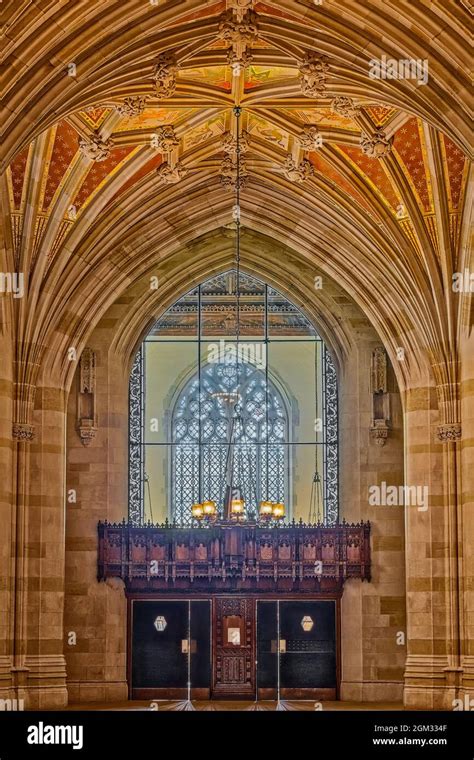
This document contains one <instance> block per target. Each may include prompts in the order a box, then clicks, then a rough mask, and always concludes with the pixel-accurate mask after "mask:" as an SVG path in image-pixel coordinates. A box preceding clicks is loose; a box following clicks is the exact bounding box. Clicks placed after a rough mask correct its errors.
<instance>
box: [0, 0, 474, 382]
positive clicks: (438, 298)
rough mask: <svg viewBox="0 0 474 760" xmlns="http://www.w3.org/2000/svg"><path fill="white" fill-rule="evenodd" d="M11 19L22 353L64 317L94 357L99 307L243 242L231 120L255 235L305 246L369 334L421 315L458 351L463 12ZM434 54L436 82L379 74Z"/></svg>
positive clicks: (196, 11) (204, 9) (63, 13)
mask: <svg viewBox="0 0 474 760" xmlns="http://www.w3.org/2000/svg"><path fill="white" fill-rule="evenodd" d="M4 6H5V8H4V22H5V26H4V32H5V45H4V50H3V54H4V63H5V68H6V69H7V70H8V72H9V79H8V81H7V82H6V86H5V97H4V103H5V109H4V112H3V114H2V120H1V124H0V130H1V138H2V154H1V159H2V171H3V174H2V192H1V194H0V197H1V200H2V216H3V219H4V220H6V224H5V225H4V227H5V242H4V251H5V252H6V253H5V255H6V256H7V259H8V260H9V261H12V262H13V263H14V266H15V267H17V268H18V270H19V271H23V272H25V273H27V274H28V276H29V279H28V293H29V298H28V299H25V303H18V304H15V308H16V309H17V310H18V311H19V312H22V314H23V316H22V317H21V318H19V323H20V324H21V325H23V326H24V329H25V335H23V336H22V337H21V341H22V343H21V345H24V346H25V351H27V350H29V349H27V348H26V347H27V346H30V345H31V346H33V347H34V348H32V349H31V351H32V352H33V353H34V352H36V351H38V352H40V351H41V348H40V347H41V346H42V345H43V342H44V335H45V333H46V331H47V330H49V329H51V330H56V331H57V332H56V333H55V334H56V335H57V336H59V335H65V334H66V333H65V331H64V330H63V329H62V328H60V327H59V319H60V315H61V314H63V310H64V309H66V308H67V310H68V311H67V315H68V316H67V319H69V320H72V321H74V320H76V321H75V322H74V327H75V328H77V331H78V336H79V337H78V342H80V341H81V340H82V338H83V336H84V335H86V334H87V330H88V329H89V327H90V325H91V324H93V322H94V320H96V319H97V318H99V316H100V313H101V309H102V308H105V306H104V304H105V303H106V301H107V299H109V301H110V303H112V302H113V299H115V298H117V297H119V295H120V294H121V293H122V292H123V290H124V288H125V286H126V285H127V286H128V284H129V283H130V282H134V280H135V278H137V277H138V276H139V275H141V274H143V273H144V272H147V271H148V270H149V269H150V268H151V267H153V266H155V265H156V263H157V261H159V262H160V263H163V265H166V261H167V257H168V256H171V254H173V252H174V251H176V250H177V247H178V246H185V247H187V248H188V249H189V250H194V249H193V245H194V243H193V241H194V239H198V238H199V239H202V238H203V237H204V236H206V235H210V236H212V235H214V236H215V238H216V239H220V236H221V237H224V236H225V235H231V234H232V230H229V228H228V225H229V223H230V222H231V219H232V206H233V195H232V193H230V192H227V190H228V189H229V188H232V186H233V183H235V181H236V174H235V163H236V162H235V153H234V146H235V138H236V125H235V118H234V117H233V107H234V106H235V105H236V104H237V105H239V106H240V107H241V109H242V116H241V119H240V122H241V126H242V133H241V145H244V147H245V148H246V150H245V156H244V158H243V161H242V163H243V171H242V191H243V192H242V196H241V206H242V224H243V229H244V230H246V231H247V232H249V234H250V232H251V234H252V235H255V236H256V235H257V233H258V234H259V235H261V236H267V238H268V239H269V240H270V239H272V240H275V241H278V243H279V244H281V245H283V246H286V247H287V248H288V249H290V248H291V247H292V246H294V249H295V250H297V251H298V255H300V256H301V258H302V260H303V259H304V261H305V262H306V265H307V266H308V269H311V267H313V266H316V265H317V266H319V267H320V268H321V269H323V270H324V271H327V272H328V274H329V276H331V277H333V278H335V279H337V280H338V282H339V284H340V285H341V287H343V288H346V290H347V292H348V293H349V295H350V296H351V297H352V298H354V299H356V301H357V302H358V303H359V305H363V306H364V308H365V309H366V311H367V313H368V312H369V311H370V309H373V311H372V312H371V317H372V319H373V321H374V324H375V323H377V320H378V319H379V317H378V312H379V311H381V310H382V309H384V308H385V304H386V303H387V304H390V307H391V308H392V306H393V304H395V303H396V304H398V305H399V306H400V309H399V311H398V312H397V310H396V309H395V308H392V312H393V314H395V312H396V313H397V316H396V317H395V316H393V317H392V315H391V316H390V320H391V321H392V324H393V326H394V327H393V329H394V331H396V330H399V332H400V331H401V324H402V323H403V324H404V326H405V328H406V333H405V334H406V335H408V336H411V335H414V334H415V332H414V330H410V319H411V320H412V323H411V324H413V323H414V322H415V321H416V320H417V319H418V318H419V314H420V313H426V315H428V316H426V319H425V321H424V322H423V324H419V325H418V327H419V330H420V332H423V331H425V333H426V335H427V336H428V335H430V336H431V337H429V338H428V337H427V339H426V340H427V343H429V340H431V343H432V346H433V355H434V354H435V353H436V352H440V351H441V346H442V345H443V341H444V340H448V338H449V341H451V344H452V342H453V340H454V338H453V335H454V332H455V328H456V319H455V318H454V316H453V312H454V309H455V306H454V304H453V302H452V298H451V294H450V274H451V272H452V271H453V268H454V267H457V266H459V267H461V266H462V265H463V263H464V262H465V261H466V253H465V250H466V245H465V240H466V233H465V227H466V221H465V220H466V218H467V213H466V210H467V206H468V201H469V195H468V188H469V181H468V179H469V177H468V175H469V172H470V170H471V169H470V161H469V155H468V154H469V151H470V124H469V119H468V114H467V102H468V98H467V95H466V93H467V92H468V87H469V78H468V60H467V55H466V50H467V49H468V36H467V24H466V19H465V15H463V11H460V10H459V9H458V8H457V7H454V3H446V2H445V0H432V2H431V3H430V4H429V7H428V6H425V4H423V3H421V4H420V3H419V4H412V3H400V2H396V0H373V2H371V3H370V4H369V5H367V6H366V7H364V12H363V13H361V4H360V2H358V0H344V2H343V3H339V2H324V3H323V4H322V5H321V6H319V5H316V4H313V3H311V2H305V1H303V2H299V1H298V0H281V2H268V3H262V2H257V1H248V0H227V1H224V0H223V1H222V2H212V1H209V0H204V1H203V0H201V1H200V2H199V1H198V0H182V2H180V3H179V4H175V3H171V2H164V3H159V4H158V5H156V6H152V5H151V4H149V3H147V2H143V0H129V1H128V2H127V3H126V10H125V5H124V4H123V2H120V0H104V2H103V3H94V2H92V0H81V3H80V4H78V7H77V8H76V10H75V11H74V12H71V11H70V9H69V7H68V8H66V6H69V4H64V3H63V2H62V0H44V2H42V3H41V13H38V6H37V4H35V3H31V2H29V0H16V1H15V2H13V1H12V0H7V2H4ZM420 51H423V55H424V56H425V55H426V57H427V58H428V59H429V61H430V67H431V66H432V67H433V71H432V72H431V70H430V76H429V79H428V81H427V83H426V85H420V84H419V83H417V82H415V81H409V80H401V79H399V80H396V81H390V80H384V79H372V78H370V76H369V74H368V72H369V68H370V67H369V63H370V59H371V58H372V57H373V56H379V57H380V56H382V55H387V56H396V57H397V58H398V57H399V56H403V58H411V57H416V56H417V55H419V54H420ZM213 240H214V238H213ZM196 245H197V244H196ZM246 255H247V256H248V257H249V260H252V257H254V259H255V258H257V257H258V251H250V252H248V251H247V252H246ZM281 263H282V265H284V262H281ZM12 266H13V264H12ZM389 275H390V276H389ZM107 277H109V280H107ZM83 280H84V281H86V280H87V282H88V283H89V285H90V294H86V295H84V293H81V297H80V295H79V287H78V288H77V302H75V301H74V299H75V298H76V288H75V286H74V288H73V290H74V293H72V294H71V283H73V282H74V283H82V281H83ZM415 281H416V282H417V283H418V290H417V294H416V297H415V295H414V294H413V287H412V283H413V282H415ZM374 283H376V284H375V285H374ZM377 288H378V290H377ZM389 291H390V293H389V296H387V293H388V292H389ZM67 294H69V295H67ZM374 294H375V295H374ZM381 294H383V296H382V295H381ZM48 298H51V299H53V298H55V299H56V301H55V308H56V309H57V312H54V317H51V319H49V321H48V327H45V326H44V322H43V321H42V320H41V319H40V318H39V317H38V319H37V311H36V310H37V309H38V314H39V311H41V310H42V311H41V314H43V315H44V314H46V313H49V312H48V309H49V306H50V303H49V301H48ZM70 301H71V304H70V303H69V302H70ZM399 301H400V303H401V305H400V303H399ZM420 302H423V304H424V307H423V308H424V312H423V309H422V308H420ZM66 305H67V306H66ZM74 308H76V309H77V314H81V315H82V316H81V317H79V316H77V318H76V317H74V318H73V317H72V316H71V315H72V314H74ZM402 312H403V316H400V314H401V313H402ZM406 315H408V316H406ZM81 319H84V320H85V322H86V323H87V326H85V325H84V324H82V323H81ZM42 330H44V333H42V332H41V331H42ZM437 330H438V333H439V335H442V338H439V337H438V333H437V332H436V331H437ZM40 333H41V334H40ZM64 339H65V338H64ZM409 339H411V338H407V340H409ZM58 340H60V338H59V337H58ZM61 340H62V339H61ZM448 353H449V352H448ZM60 355H61V354H60V353H58V356H60ZM58 361H59V359H58ZM32 364H34V366H39V365H38V362H37V361H36V355H35V356H34V357H33V361H32ZM22 366H25V367H26V366H27V365H26V362H24V363H23V364H22ZM64 371H67V370H64Z"/></svg>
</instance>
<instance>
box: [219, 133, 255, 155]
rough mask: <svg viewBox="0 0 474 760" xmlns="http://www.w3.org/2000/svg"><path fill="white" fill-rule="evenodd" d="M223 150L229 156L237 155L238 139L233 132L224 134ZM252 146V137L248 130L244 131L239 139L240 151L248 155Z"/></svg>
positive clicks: (222, 140)
mask: <svg viewBox="0 0 474 760" xmlns="http://www.w3.org/2000/svg"><path fill="white" fill-rule="evenodd" d="M221 145H222V149H223V150H224V152H225V153H228V154H229V155H236V154H237V138H236V137H234V135H233V134H232V132H224V133H223V135H222V139H221ZM249 145H250V135H249V133H248V132H247V130H245V129H244V130H242V133H241V135H240V138H239V151H240V153H241V154H242V153H246V152H247V150H248V149H249Z"/></svg>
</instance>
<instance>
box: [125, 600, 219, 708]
mask: <svg viewBox="0 0 474 760" xmlns="http://www.w3.org/2000/svg"><path fill="white" fill-rule="evenodd" d="M188 605H189V603H188V601H187V600H186V601H184V600H183V601H167V600H163V601H147V600H134V601H132V641H131V644H132V655H131V658H132V664H131V687H132V688H131V692H132V693H131V696H132V699H153V698H161V699H165V698H168V699H185V698H186V697H187V695H188V667H189V668H190V673H191V696H192V697H194V698H199V699H208V698H209V693H210V688H209V687H210V603H209V602H208V601H202V602H201V601H193V602H191V608H190V610H189V606H188ZM189 613H191V627H190V644H191V651H190V653H189V654H188V648H189V641H188V637H189V632H188V627H189Z"/></svg>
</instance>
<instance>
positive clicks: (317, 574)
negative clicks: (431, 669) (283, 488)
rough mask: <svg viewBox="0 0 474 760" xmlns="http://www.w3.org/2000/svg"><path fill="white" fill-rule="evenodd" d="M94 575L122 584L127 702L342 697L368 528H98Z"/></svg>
mask: <svg viewBox="0 0 474 760" xmlns="http://www.w3.org/2000/svg"><path fill="white" fill-rule="evenodd" d="M98 576H99V580H104V579H107V578H121V579H122V580H123V581H124V584H125V589H126V595H127V600H128V668H127V670H128V684H129V697H130V699H181V698H183V699H185V698H191V699H203V700H207V699H246V700H254V699H279V698H282V699H317V700H334V699H338V697H339V685H340V680H341V657H340V600H341V596H342V593H343V587H344V583H345V581H347V580H349V579H361V580H367V581H369V580H370V525H369V523H359V524H349V523H345V522H342V523H340V524H337V525H332V526H324V525H321V524H316V525H306V524H303V523H301V522H300V523H294V522H293V523H292V524H289V525H286V526H282V525H278V526H276V527H268V526H265V525H260V524H259V523H255V524H245V525H238V524H231V523H220V524H216V525H211V526H207V527H197V528H177V527H174V526H172V525H168V524H165V525H162V526H155V525H151V524H149V525H145V526H143V527H133V526H131V525H129V524H127V523H125V522H123V523H119V524H110V523H100V524H99V568H98Z"/></svg>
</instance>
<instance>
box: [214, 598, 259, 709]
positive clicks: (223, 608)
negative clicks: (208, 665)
mask: <svg viewBox="0 0 474 760" xmlns="http://www.w3.org/2000/svg"><path fill="white" fill-rule="evenodd" d="M212 605H213V624H214V625H213V627H214V634H213V640H214V651H213V684H212V695H213V696H214V697H222V698H224V697H227V698H232V697H233V698H236V697H241V698H249V697H250V698H254V696H255V600H254V599H241V598H238V597H217V598H215V599H213V601H212Z"/></svg>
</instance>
